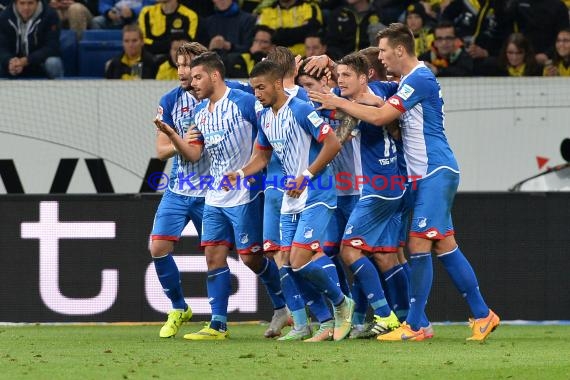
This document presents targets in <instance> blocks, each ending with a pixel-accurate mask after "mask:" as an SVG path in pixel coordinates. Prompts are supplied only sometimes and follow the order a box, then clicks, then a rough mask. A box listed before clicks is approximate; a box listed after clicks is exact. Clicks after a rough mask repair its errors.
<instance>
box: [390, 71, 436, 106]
mask: <svg viewBox="0 0 570 380" xmlns="http://www.w3.org/2000/svg"><path fill="white" fill-rule="evenodd" d="M426 82H427V80H425V79H424V78H422V77H418V76H415V75H412V76H410V77H408V78H407V79H406V80H405V81H404V83H402V86H401V87H400V89H399V90H398V92H396V94H395V95H393V96H391V97H390V98H389V99H388V103H389V104H391V105H392V106H393V107H394V108H396V109H397V110H398V111H400V112H402V113H404V112H406V111H407V110H409V109H412V108H413V107H414V106H415V105H416V104H418V103H420V102H421V101H422V100H424V99H425V98H426V96H427V95H428V94H429V88H428V84H427V83H426Z"/></svg>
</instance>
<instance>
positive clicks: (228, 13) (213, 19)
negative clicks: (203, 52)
mask: <svg viewBox="0 0 570 380" xmlns="http://www.w3.org/2000/svg"><path fill="white" fill-rule="evenodd" d="M212 2H213V3H214V5H215V7H216V12H215V13H214V14H213V15H211V16H210V17H208V18H207V19H206V21H205V24H206V34H207V36H208V37H207V38H208V41H209V43H208V45H207V46H208V49H210V50H212V51H215V52H216V53H218V54H219V55H220V56H221V57H224V56H225V55H226V54H228V53H245V52H246V51H247V50H248V49H249V47H250V46H251V43H252V41H253V32H254V29H255V21H256V19H255V16H253V15H252V14H251V13H247V12H244V11H242V10H241V9H240V8H239V5H238V2H237V0H212Z"/></svg>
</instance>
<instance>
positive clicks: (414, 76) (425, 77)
mask: <svg viewBox="0 0 570 380" xmlns="http://www.w3.org/2000/svg"><path fill="white" fill-rule="evenodd" d="M405 84H407V85H409V86H416V87H432V86H438V83H437V79H436V78H435V75H434V74H433V73H432V71H431V70H430V69H428V68H427V66H426V65H424V64H423V62H422V63H420V64H419V65H418V66H417V67H416V68H415V69H414V71H412V72H411V73H410V74H409V75H408V76H407V77H406V78H404V80H403V81H402V86H403V85H405Z"/></svg>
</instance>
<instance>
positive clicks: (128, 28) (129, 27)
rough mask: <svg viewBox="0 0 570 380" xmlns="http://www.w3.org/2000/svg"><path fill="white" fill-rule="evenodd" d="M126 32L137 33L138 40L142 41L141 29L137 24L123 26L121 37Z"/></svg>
mask: <svg viewBox="0 0 570 380" xmlns="http://www.w3.org/2000/svg"><path fill="white" fill-rule="evenodd" d="M127 32H137V33H138V34H139V38H140V39H141V40H144V35H143V32H142V29H141V28H140V27H139V26H138V25H137V24H127V25H125V26H123V35H124V34H125V33H127Z"/></svg>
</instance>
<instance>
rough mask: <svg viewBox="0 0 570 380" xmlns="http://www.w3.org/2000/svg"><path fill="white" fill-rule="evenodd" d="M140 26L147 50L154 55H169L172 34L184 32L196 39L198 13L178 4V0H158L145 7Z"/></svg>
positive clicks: (189, 37) (190, 38) (140, 18)
mask: <svg viewBox="0 0 570 380" xmlns="http://www.w3.org/2000/svg"><path fill="white" fill-rule="evenodd" d="M139 26H140V28H141V30H142V32H143V36H144V44H145V47H146V48H147V50H148V51H149V52H150V53H152V54H154V55H158V56H160V55H167V54H168V52H169V50H170V36H171V35H172V34H180V33H183V34H185V35H186V36H187V37H188V39H189V40H190V41H194V40H195V39H196V36H197V33H198V15H197V14H196V12H194V11H193V10H191V9H189V8H187V7H185V6H184V5H180V4H178V0H157V1H156V4H154V5H148V6H145V7H143V9H142V10H141V13H140V15H139Z"/></svg>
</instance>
